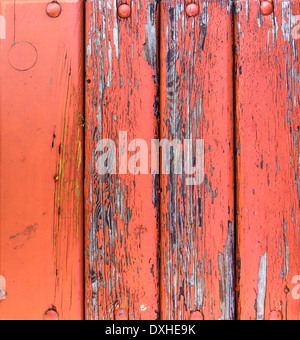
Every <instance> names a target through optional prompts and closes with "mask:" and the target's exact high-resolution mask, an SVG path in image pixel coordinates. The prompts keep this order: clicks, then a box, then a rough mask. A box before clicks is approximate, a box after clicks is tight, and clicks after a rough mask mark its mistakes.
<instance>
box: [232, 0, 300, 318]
mask: <svg viewBox="0 0 300 340" xmlns="http://www.w3.org/2000/svg"><path fill="white" fill-rule="evenodd" d="M298 15H300V1H298V0H297V1H296V0H291V1H282V0H275V1H274V14H272V15H270V16H265V17H264V16H262V15H261V13H260V8H259V6H258V1H246V0H242V1H239V2H238V5H237V8H236V16H235V36H236V52H237V65H236V66H237V84H236V90H237V100H236V102H237V106H236V107H237V120H236V135H237V139H236V144H237V150H238V153H237V183H238V188H237V198H238V211H237V213H238V215H237V218H238V220H237V222H238V229H237V236H238V255H237V270H238V276H237V277H238V278H239V280H238V282H237V289H238V301H237V302H238V311H237V312H238V318H239V319H243V320H244V319H246V320H248V319H259V320H262V319H268V318H271V319H274V313H275V314H276V313H278V312H279V313H280V314H278V315H280V317H281V318H283V319H284V320H286V319H289V320H290V319H300V304H299V301H297V300H296V299H295V298H294V297H293V294H292V291H293V288H294V286H295V285H294V284H293V277H295V276H296V275H299V272H300V258H299V254H300V244H299V238H300V232H299V218H300V184H299V177H300V172H299V160H300V153H299V152H300V151H299V150H300V149H299V131H300V130H299V129H300V128H299V120H300V111H299V93H300V86H299V81H300V76H299V75H300V68H299V66H300V65H299V53H300V40H299V39H298V37H297V32H298V29H297V24H298V21H299V20H298V19H297V16H298ZM299 38H300V36H299ZM278 315H277V318H278Z"/></svg>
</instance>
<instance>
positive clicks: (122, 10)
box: [118, 4, 131, 19]
mask: <svg viewBox="0 0 300 340" xmlns="http://www.w3.org/2000/svg"><path fill="white" fill-rule="evenodd" d="M118 15H119V17H120V18H122V19H126V18H129V17H130V15H131V7H130V6H129V5H127V4H122V5H120V6H119V7H118Z"/></svg>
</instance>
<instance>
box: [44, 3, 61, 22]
mask: <svg viewBox="0 0 300 340" xmlns="http://www.w3.org/2000/svg"><path fill="white" fill-rule="evenodd" d="M47 14H48V15H49V17H51V18H57V17H59V16H60V14H61V5H60V4H59V3H58V2H56V1H53V2H50V3H49V4H48V5H47Z"/></svg>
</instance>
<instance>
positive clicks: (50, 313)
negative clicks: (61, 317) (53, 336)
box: [44, 309, 58, 321]
mask: <svg viewBox="0 0 300 340" xmlns="http://www.w3.org/2000/svg"><path fill="white" fill-rule="evenodd" d="M44 320H46V321H57V320H58V313H57V311H56V310H54V309H49V310H47V312H46V313H45V315H44Z"/></svg>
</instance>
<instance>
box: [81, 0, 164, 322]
mask: <svg viewBox="0 0 300 340" xmlns="http://www.w3.org/2000/svg"><path fill="white" fill-rule="evenodd" d="M117 3H119V2H116V1H114V0H107V1H88V2H87V3H86V27H87V32H86V49H87V58H86V75H87V78H86V81H87V87H86V117H87V118H86V170H85V171H86V172H85V173H86V182H85V194H86V217H85V220H86V318H87V319H113V318H114V311H115V310H116V309H118V308H121V309H123V310H126V311H128V317H129V319H156V318H158V317H159V310H158V299H159V296H158V293H159V289H158V287H159V282H158V191H157V190H158V185H157V183H158V177H157V176H156V175H155V174H154V175H152V174H151V173H150V174H141V173H138V174H136V175H134V174H132V173H130V172H128V174H124V171H121V172H120V171H119V162H120V161H121V159H120V157H119V148H120V145H121V144H123V142H124V139H123V138H121V141H120V139H119V138H120V136H119V134H120V132H126V133H127V142H126V143H125V144H128V145H129V143H130V142H131V141H132V140H133V139H135V138H141V139H143V140H144V141H145V142H146V143H147V145H148V147H149V148H150V146H151V139H153V138H155V137H157V136H158V120H157V118H158V67H157V37H158V31H157V27H158V6H157V2H156V1H154V0H149V1H146V0H139V1H129V3H130V4H131V7H132V14H131V16H130V17H129V18H127V19H121V18H119V17H118V15H117ZM123 3H124V1H123ZM104 139H110V140H112V141H113V142H115V144H116V147H117V149H116V150H117V151H118V152H117V155H116V160H117V169H116V171H112V170H113V169H110V170H111V171H109V173H107V174H106V175H100V174H99V171H98V170H99V169H98V168H97V162H98V160H99V157H100V156H101V152H100V146H99V145H100V144H99V142H101V140H104ZM133 146H135V145H133ZM126 147H127V145H126ZM126 147H125V149H126ZM121 148H122V147H121ZM102 151H103V150H102ZM121 154H122V155H123V154H124V150H122V152H121ZM125 154H126V152H125ZM146 154H147V155H146V158H148V152H146ZM133 155H134V153H133V152H129V153H128V161H130V159H131V157H132V156H133ZM110 157H112V155H110ZM149 162H150V158H149ZM126 163H127V162H126V160H125V167H124V166H123V170H126V167H127V164H126ZM137 163H139V162H137ZM122 164H124V163H122ZM137 167H139V165H138V164H137ZM147 168H148V166H147V167H146V170H147ZM136 170H137V172H139V171H138V169H136ZM146 172H147V171H146Z"/></svg>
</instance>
